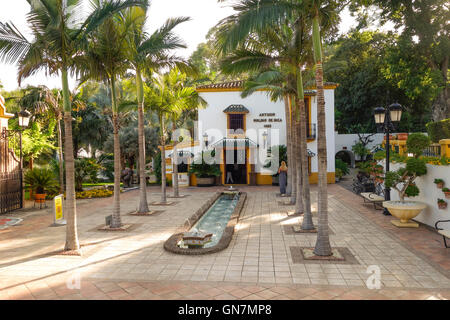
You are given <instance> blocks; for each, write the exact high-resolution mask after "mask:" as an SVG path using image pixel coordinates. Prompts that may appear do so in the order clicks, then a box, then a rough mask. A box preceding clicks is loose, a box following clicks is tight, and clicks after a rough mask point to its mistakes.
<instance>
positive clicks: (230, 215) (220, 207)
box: [164, 192, 247, 255]
mask: <svg viewBox="0 0 450 320" xmlns="http://www.w3.org/2000/svg"><path fill="white" fill-rule="evenodd" d="M235 196H236V198H235V199H230V195H229V194H227V193H224V192H216V193H215V194H214V195H213V196H212V197H211V198H210V199H208V201H207V202H206V203H205V204H204V205H203V206H202V207H201V208H200V209H198V210H197V212H196V213H195V214H193V215H192V216H191V217H190V218H189V219H188V220H187V221H186V223H185V224H184V225H183V226H182V227H180V228H179V229H178V230H177V232H176V233H175V234H173V235H172V236H171V237H170V238H169V239H168V240H167V241H166V242H165V243H164V249H165V250H167V251H170V252H172V253H177V254H185V255H200V254H208V253H215V252H218V251H221V250H223V249H225V248H227V247H228V245H229V244H230V241H231V239H232V237H233V234H234V226H235V225H236V224H237V222H238V220H239V216H240V213H241V210H242V208H243V206H244V203H245V200H246V198H247V194H246V193H245V192H237V193H235ZM195 231H201V232H204V233H212V234H213V236H212V237H211V240H210V241H208V242H207V243H205V244H204V245H203V246H198V247H192V246H189V245H186V244H184V243H183V236H184V235H185V234H187V233H189V232H195Z"/></svg>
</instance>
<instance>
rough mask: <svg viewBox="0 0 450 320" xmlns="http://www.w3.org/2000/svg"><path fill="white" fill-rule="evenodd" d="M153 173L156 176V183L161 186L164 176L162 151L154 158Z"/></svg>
mask: <svg viewBox="0 0 450 320" xmlns="http://www.w3.org/2000/svg"><path fill="white" fill-rule="evenodd" d="M153 171H154V172H155V176H156V183H157V184H159V185H160V184H161V181H162V174H161V151H159V152H158V153H157V154H156V156H155V157H154V158H153Z"/></svg>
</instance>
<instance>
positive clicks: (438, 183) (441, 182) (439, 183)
mask: <svg viewBox="0 0 450 320" xmlns="http://www.w3.org/2000/svg"><path fill="white" fill-rule="evenodd" d="M434 183H435V184H436V187H438V188H439V189H442V188H443V187H444V183H445V182H444V180H442V179H434Z"/></svg>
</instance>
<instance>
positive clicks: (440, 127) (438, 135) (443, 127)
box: [426, 118, 450, 143]
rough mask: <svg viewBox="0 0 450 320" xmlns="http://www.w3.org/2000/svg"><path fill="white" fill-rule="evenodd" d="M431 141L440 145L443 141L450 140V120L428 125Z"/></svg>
mask: <svg viewBox="0 0 450 320" xmlns="http://www.w3.org/2000/svg"><path fill="white" fill-rule="evenodd" d="M426 127H427V131H428V135H429V136H430V139H431V141H433V142H436V143H438V142H439V140H442V139H450V118H448V119H444V120H441V121H438V122H429V123H427V125H426Z"/></svg>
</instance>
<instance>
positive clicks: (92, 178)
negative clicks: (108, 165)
mask: <svg viewBox="0 0 450 320" xmlns="http://www.w3.org/2000/svg"><path fill="white" fill-rule="evenodd" d="M101 169H104V168H103V167H102V166H101V165H100V164H98V163H97V160H96V159H89V158H80V159H75V190H76V191H83V182H87V181H89V182H93V183H95V182H97V181H98V178H97V174H98V171H99V170H101Z"/></svg>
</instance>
